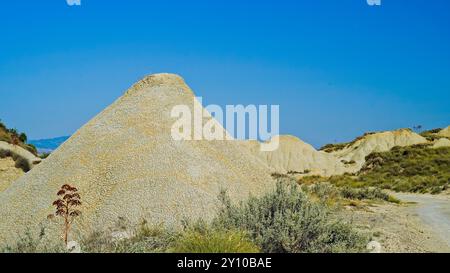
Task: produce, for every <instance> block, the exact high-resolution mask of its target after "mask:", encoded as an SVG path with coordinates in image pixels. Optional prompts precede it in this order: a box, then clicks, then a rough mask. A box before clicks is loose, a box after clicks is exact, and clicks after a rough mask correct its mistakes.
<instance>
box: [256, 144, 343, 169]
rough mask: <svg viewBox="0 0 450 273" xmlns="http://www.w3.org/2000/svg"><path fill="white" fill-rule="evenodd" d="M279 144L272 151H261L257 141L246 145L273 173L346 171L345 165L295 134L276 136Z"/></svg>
mask: <svg viewBox="0 0 450 273" xmlns="http://www.w3.org/2000/svg"><path fill="white" fill-rule="evenodd" d="M275 138H278V140H276V141H278V143H279V144H280V145H279V147H278V149H277V150H276V151H273V152H262V151H261V150H260V149H259V143H258V142H256V141H249V142H248V147H249V148H250V150H251V151H252V153H253V154H254V155H255V156H256V157H258V158H260V159H261V160H262V161H263V162H264V163H266V164H267V166H268V167H269V168H270V169H271V171H272V172H273V173H280V174H287V173H293V174H297V175H300V176H301V175H320V176H330V175H335V174H343V173H345V172H346V168H345V165H344V164H342V163H341V162H339V160H338V159H337V158H336V157H335V156H333V155H331V154H328V153H325V152H319V151H317V150H316V149H314V147H313V146H311V145H309V144H307V143H305V142H303V141H301V140H300V139H299V138H297V137H295V136H289V135H284V136H276V137H275Z"/></svg>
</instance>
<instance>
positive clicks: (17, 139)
mask: <svg viewBox="0 0 450 273" xmlns="http://www.w3.org/2000/svg"><path fill="white" fill-rule="evenodd" d="M0 141H4V142H7V143H9V144H13V145H16V146H20V147H22V148H24V149H25V150H27V151H29V152H31V153H32V154H34V155H35V156H37V155H38V152H37V149H36V147H35V146H34V145H32V144H29V143H27V141H28V137H27V135H26V134H25V133H23V132H22V133H21V132H19V131H18V130H17V129H10V128H8V127H6V125H5V124H4V123H3V122H2V121H1V120H0Z"/></svg>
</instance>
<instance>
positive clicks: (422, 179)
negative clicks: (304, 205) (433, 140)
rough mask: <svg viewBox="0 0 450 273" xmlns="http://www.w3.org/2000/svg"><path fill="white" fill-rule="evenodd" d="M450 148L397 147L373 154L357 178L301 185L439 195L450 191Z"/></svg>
mask: <svg viewBox="0 0 450 273" xmlns="http://www.w3.org/2000/svg"><path fill="white" fill-rule="evenodd" d="M449 170H450V147H442V148H437V149H433V148H431V147H430V146H429V145H414V146H410V147H395V148H393V149H392V150H391V151H389V152H383V153H372V154H370V155H369V156H367V157H366V163H365V165H364V166H363V168H362V170H361V172H360V173H359V174H357V175H350V174H345V175H339V176H333V177H329V178H322V177H307V178H302V179H301V180H300V183H302V184H304V183H306V184H310V183H313V182H315V183H316V182H329V183H331V184H334V185H336V186H341V187H349V188H367V187H377V188H381V189H389V190H394V191H399V192H417V193H432V194H437V193H440V192H442V191H444V190H446V189H448V188H449V187H450V172H449Z"/></svg>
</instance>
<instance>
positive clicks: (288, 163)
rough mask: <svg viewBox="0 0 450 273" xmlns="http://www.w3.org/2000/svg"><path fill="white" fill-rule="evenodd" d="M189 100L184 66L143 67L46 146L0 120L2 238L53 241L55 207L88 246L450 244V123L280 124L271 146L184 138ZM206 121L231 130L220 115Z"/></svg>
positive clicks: (395, 248) (41, 247) (42, 247)
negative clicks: (312, 134)
mask: <svg viewBox="0 0 450 273" xmlns="http://www.w3.org/2000/svg"><path fill="white" fill-rule="evenodd" d="M180 104H182V105H188V106H189V109H191V108H195V107H199V106H200V109H202V108H201V105H198V104H199V103H198V101H197V100H196V99H195V95H194V93H193V91H192V90H191V89H190V88H189V87H188V85H187V84H186V83H185V82H184V80H183V79H182V78H181V77H180V76H178V75H173V74H156V75H151V76H147V77H145V78H144V79H142V80H141V81H139V82H137V83H136V84H134V85H133V86H132V87H131V88H130V89H128V90H127V91H126V92H125V93H124V95H123V96H121V97H120V98H119V99H118V100H116V101H115V102H114V103H113V104H112V105H111V106H109V107H107V108H106V109H105V110H104V111H102V112H101V113H100V114H98V115H97V116H96V117H94V118H93V119H92V120H90V121H89V122H88V123H87V124H85V125H84V126H82V127H81V128H80V129H79V130H78V131H77V132H76V133H75V134H74V135H72V136H71V137H70V138H69V139H68V140H67V141H65V142H64V143H63V144H62V145H61V146H59V147H57V149H56V150H55V151H53V152H52V153H51V154H50V155H48V154H45V155H42V154H41V155H39V156H40V157H38V152H37V149H36V147H34V146H33V145H30V144H28V143H27V138H26V135H25V134H19V133H18V132H17V130H13V129H8V128H7V127H6V126H5V125H4V124H1V131H0V133H1V135H0V136H1V139H0V205H1V206H0V218H1V219H2V221H1V222H0V247H1V244H6V245H7V247H6V248H5V249H6V251H11V252H14V251H19V252H20V251H24V250H23V249H22V248H21V247H23V245H28V246H35V247H34V248H33V249H31V250H29V249H28V250H27V251H30V252H33V251H34V252H39V251H56V250H54V249H51V248H50V250H49V245H51V244H53V243H58V242H59V243H60V241H61V240H60V237H61V235H60V233H61V223H59V222H58V221H56V220H55V215H54V214H52V213H53V212H54V210H55V208H54V206H56V207H57V211H56V216H61V215H66V217H69V216H73V219H72V218H71V219H70V224H71V226H70V228H68V227H67V226H66V228H65V238H66V239H67V238H68V237H70V238H69V239H71V240H73V241H76V242H78V241H79V242H82V243H81V244H82V246H81V249H83V248H84V249H85V251H91V252H171V251H188V252H189V251H200V250H198V248H195V247H199V246H198V245H195V247H194V246H193V245H192V243H193V242H195V243H198V242H201V243H205V244H206V245H202V246H201V248H200V249H201V251H219V250H217V248H216V246H215V245H213V246H211V245H208V244H209V243H211V242H215V243H217V244H224V243H226V242H227V240H225V239H224V238H235V239H236V244H234V243H233V244H231V245H225V246H223V245H221V247H223V248H219V249H220V251H225V250H224V249H226V250H227V251H229V252H241V251H242V252H245V251H247V252H248V251H249V252H255V251H262V252H367V251H370V250H367V249H366V245H367V243H369V242H370V241H374V242H375V243H376V244H378V243H379V244H381V249H379V251H380V252H450V241H449V238H450V233H449V232H450V197H449V195H448V189H449V187H450V173H449V170H450V141H449V135H448V131H449V128H448V127H447V128H445V129H441V128H439V129H434V130H430V131H421V132H419V131H413V130H411V129H398V130H394V131H384V132H370V133H366V134H364V135H362V136H360V137H357V138H356V139H355V140H353V141H351V142H348V143H334V144H329V145H326V146H324V147H322V148H321V149H318V150H317V149H315V148H314V147H313V146H311V145H309V144H307V143H305V142H303V141H302V140H300V139H299V138H297V137H295V136H275V137H274V139H276V140H278V141H279V143H280V147H279V149H277V150H275V151H272V152H264V151H261V150H260V149H259V146H260V144H261V143H259V142H258V141H241V140H239V141H237V140H232V139H231V140H227V141H219V140H213V141H210V140H197V141H188V140H183V141H180V140H175V139H174V138H173V136H172V135H171V129H172V125H173V122H174V120H173V117H172V116H171V110H172V109H173V107H174V106H176V105H180ZM202 122H203V123H208V124H213V125H214V127H215V128H216V130H219V131H220V132H222V133H223V134H226V132H225V129H224V128H223V127H222V125H221V124H220V123H219V122H217V121H216V120H215V119H214V118H213V117H212V116H211V115H205V116H204V118H203V120H202ZM37 143H38V142H37ZM37 148H38V149H39V147H37ZM65 183H70V185H68V184H65ZM58 190H59V191H58ZM62 196H64V197H63V199H61V200H57V201H55V198H58V197H61V198H62ZM72 198H75V199H74V200H72ZM24 200H26V202H24ZM67 200H69V201H67ZM80 200H81V201H80ZM65 202H66V203H65ZM69 204H75V206H76V207H77V210H76V211H70V210H69V209H67V208H68V207H69ZM78 207H79V208H78ZM64 209H67V210H64ZM299 215H301V216H302V217H299ZM67 219H68V218H66V221H65V223H66V225H67V223H68V221H67ZM336 220H339V221H336ZM341 220H342V221H341ZM72 222H73V226H72ZM118 222H119V223H121V224H120V225H119V226H120V228H117V225H118V224H117V223H118ZM124 223H126V224H124ZM201 223H203V224H201ZM202 225H206V226H202ZM155 226H158V229H157V230H156V231H155ZM199 226H202V227H201V228H199ZM31 227H35V229H33V230H30V228H31ZM69 230H70V235H69ZM24 234H29V237H25V238H26V240H28V241H31V242H28V241H27V243H26V244H23V243H20V242H22V240H24V237H23V236H24ZM300 235H301V236H300ZM27 236H28V235H27ZM33 236H38V237H39V238H38V239H34V237H33ZM221 236H222V237H221ZM117 238H119V239H117ZM180 238H183V239H180ZM333 238H334V239H333ZM336 238H338V239H336ZM100 239H101V240H100ZM98 240H100V241H98ZM117 240H119V241H121V242H122V243H120V244H118V243H117ZM66 241H67V240H66ZM17 242H19V243H17ZM44 242H45V243H44ZM149 242H152V243H149ZM179 242H182V243H185V245H179ZM66 243H67V242H66ZM372 243H373V242H372ZM11 245H12V246H14V245H17V247H16V248H14V247H11ZM242 245H245V246H246V248H245V249H241V248H239V246H242ZM0 249H1V248H0Z"/></svg>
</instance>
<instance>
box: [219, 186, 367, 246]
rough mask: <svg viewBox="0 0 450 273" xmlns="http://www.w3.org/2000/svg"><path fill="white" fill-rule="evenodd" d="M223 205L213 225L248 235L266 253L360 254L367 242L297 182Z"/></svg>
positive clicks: (225, 199)
mask: <svg viewBox="0 0 450 273" xmlns="http://www.w3.org/2000/svg"><path fill="white" fill-rule="evenodd" d="M222 201H223V204H224V207H223V208H222V210H221V211H220V213H219V215H218V217H217V218H216V219H215V220H214V221H213V225H214V226H215V227H218V228H221V229H228V230H236V229H241V230H243V231H245V232H246V233H247V234H248V235H249V236H250V238H251V239H252V241H253V242H254V243H255V244H256V245H257V246H258V247H259V248H260V249H261V250H262V251H263V252H266V253H300V252H309V253H311V252H320V253H329V252H360V251H363V249H364V247H365V244H366V242H367V240H366V238H365V237H364V236H362V235H360V234H359V233H357V232H356V231H354V230H353V229H352V227H351V225H349V224H346V223H343V222H341V221H340V220H338V219H334V217H333V216H332V214H331V211H330V210H329V209H328V208H327V207H326V206H325V205H324V204H321V203H319V202H312V201H311V200H310V199H309V197H308V196H307V195H306V194H305V193H304V192H303V191H302V190H301V189H300V187H299V186H298V185H297V184H296V183H295V182H288V181H286V180H284V181H283V180H281V181H279V182H278V184H277V188H276V190H274V191H273V192H271V193H269V194H267V195H265V196H263V197H261V198H250V199H249V200H248V201H247V202H245V203H242V204H240V205H233V204H231V202H230V201H229V200H228V199H227V198H226V196H222Z"/></svg>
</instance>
